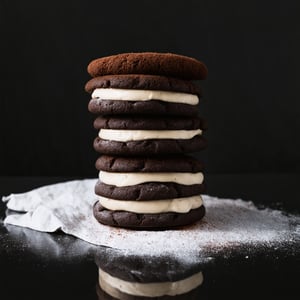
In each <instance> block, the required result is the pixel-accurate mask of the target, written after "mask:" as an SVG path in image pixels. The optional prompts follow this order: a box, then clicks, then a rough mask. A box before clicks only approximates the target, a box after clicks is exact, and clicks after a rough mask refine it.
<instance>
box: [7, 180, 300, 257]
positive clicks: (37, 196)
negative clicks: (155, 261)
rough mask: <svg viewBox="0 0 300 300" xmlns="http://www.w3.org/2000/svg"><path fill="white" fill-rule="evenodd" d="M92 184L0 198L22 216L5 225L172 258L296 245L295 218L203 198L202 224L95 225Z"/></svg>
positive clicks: (240, 203) (68, 184)
mask: <svg viewBox="0 0 300 300" xmlns="http://www.w3.org/2000/svg"><path fill="white" fill-rule="evenodd" d="M95 182H96V180H94V179H90V180H76V181H70V182H66V183H59V184H54V185H49V186H45V187H42V188H39V189H36V190H33V191H30V192H28V193H25V194H22V195H10V196H8V197H5V198H4V199H3V200H4V201H8V207H9V208H10V209H14V210H17V211H18V210H25V211H28V212H27V213H25V214H13V215H9V216H7V218H6V219H5V221H4V222H5V223H6V224H13V225H18V226H24V227H29V228H32V229H35V230H39V231H46V232H53V231H55V230H57V229H61V230H62V231H63V232H65V233H67V234H70V235H73V236H76V237H78V238H80V239H82V240H85V241H87V242H89V243H91V244H96V245H103V246H107V247H111V248H115V249H119V250H121V251H123V252H124V253H130V254H138V255H154V256H158V255H172V256H175V257H179V258H182V259H187V260H193V259H194V258H197V257H198V256H199V254H201V253H206V255H209V254H210V253H216V252H218V251H224V249H232V248H234V247H250V248H255V247H262V246H264V247H269V248H270V247H275V248H278V247H284V246H291V245H292V246H294V245H298V246H299V239H300V225H299V224H300V217H299V216H297V215H289V214H286V213H285V212H283V211H279V210H273V209H270V208H264V209H259V208H257V207H256V206H255V205H254V204H253V203H252V202H246V201H243V200H233V199H219V198H216V197H210V196H207V195H204V196H203V201H204V205H205V207H206V216H205V217H204V218H203V220H202V221H201V222H198V223H196V224H194V225H192V226H188V227H184V228H181V229H177V230H166V231H135V230H126V229H122V228H112V227H109V226H105V225H102V224H99V223H98V222H97V221H96V220H95V219H94V217H93V214H92V206H93V204H94V203H95V201H96V199H95V195H94V194H93V187H94V184H95ZM25 200H26V202H25Z"/></svg>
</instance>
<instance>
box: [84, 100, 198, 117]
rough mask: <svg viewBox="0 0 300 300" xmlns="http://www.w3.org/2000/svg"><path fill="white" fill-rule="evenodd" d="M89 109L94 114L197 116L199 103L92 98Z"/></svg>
mask: <svg viewBox="0 0 300 300" xmlns="http://www.w3.org/2000/svg"><path fill="white" fill-rule="evenodd" d="M88 110H89V111H90V112H91V113H93V114H101V115H116V114H117V115H119V114H126V115H128V114H141V115H168V116H196V115H197V114H198V112H199V109H198V105H190V104H183V103H170V102H164V101H160V100H149V101H123V100H100V99H91V100H90V102H89V104H88Z"/></svg>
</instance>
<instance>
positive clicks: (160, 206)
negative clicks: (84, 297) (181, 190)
mask: <svg viewBox="0 0 300 300" xmlns="http://www.w3.org/2000/svg"><path fill="white" fill-rule="evenodd" d="M99 202H100V203H101V205H102V206H103V207H105V208H107V209H109V210H122V211H129V212H133V213H137V214H159V213H166V212H176V213H187V212H189V211H190V210H191V209H196V208H198V207H200V206H201V205H202V204H203V202H202V198H201V196H200V195H197V196H192V197H186V198H174V199H165V200H153V201H152V200H151V201H122V200H115V199H109V198H106V197H102V196H99Z"/></svg>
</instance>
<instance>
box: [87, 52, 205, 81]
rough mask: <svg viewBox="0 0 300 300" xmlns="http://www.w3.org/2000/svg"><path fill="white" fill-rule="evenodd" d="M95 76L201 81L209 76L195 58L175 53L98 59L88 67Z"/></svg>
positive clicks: (126, 55) (126, 54)
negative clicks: (128, 75)
mask: <svg viewBox="0 0 300 300" xmlns="http://www.w3.org/2000/svg"><path fill="white" fill-rule="evenodd" d="M87 70H88V73H89V74H90V75H91V76H93V77H96V76H103V75H117V74H148V75H162V76H169V77H176V78H181V79H187V80H201V79H205V78H206V76H207V72H208V71H207V67H206V66H205V64H204V63H203V62H201V61H199V60H197V59H195V58H192V57H188V56H183V55H178V54H173V53H156V52H141V53H122V54H117V55H112V56H106V57H102V58H97V59H95V60H93V61H91V62H90V64H89V65H88V68H87Z"/></svg>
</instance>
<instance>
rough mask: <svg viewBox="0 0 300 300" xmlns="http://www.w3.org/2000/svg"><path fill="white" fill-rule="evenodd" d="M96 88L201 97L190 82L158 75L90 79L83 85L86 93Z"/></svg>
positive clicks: (128, 75)
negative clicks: (158, 91)
mask: <svg viewBox="0 0 300 300" xmlns="http://www.w3.org/2000/svg"><path fill="white" fill-rule="evenodd" d="M97 88H118V89H140V90H160V91H176V92H182V93H190V94H197V95H198V96H200V95H201V90H200V88H199V87H198V86H196V85H195V84H193V83H192V82H191V81H187V80H180V79H177V78H172V77H165V76H158V75H139V74H122V75H106V76H99V77H95V78H92V79H91V80H90V81H88V82H87V84H86V85H85V90H86V91H87V92H88V93H92V92H93V90H94V89H97Z"/></svg>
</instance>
